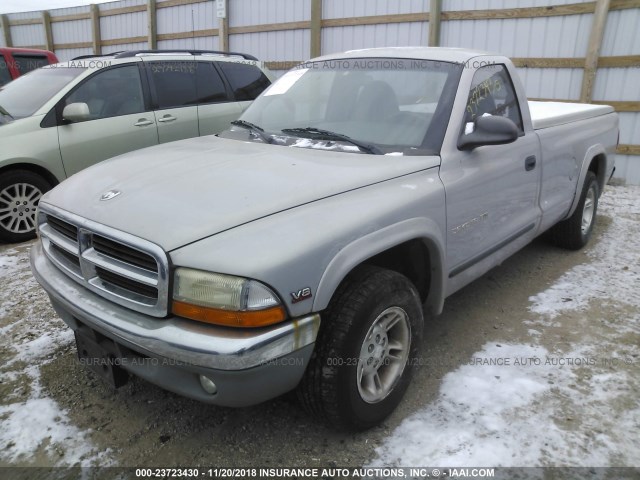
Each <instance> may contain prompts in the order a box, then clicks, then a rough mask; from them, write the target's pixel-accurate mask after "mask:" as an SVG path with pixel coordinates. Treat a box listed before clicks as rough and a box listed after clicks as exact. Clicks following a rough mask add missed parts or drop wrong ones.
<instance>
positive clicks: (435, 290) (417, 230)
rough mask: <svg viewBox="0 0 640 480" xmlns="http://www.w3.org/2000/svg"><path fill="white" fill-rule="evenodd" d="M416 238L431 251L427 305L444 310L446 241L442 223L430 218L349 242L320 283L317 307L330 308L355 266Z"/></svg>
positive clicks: (405, 223) (314, 303) (396, 225)
mask: <svg viewBox="0 0 640 480" xmlns="http://www.w3.org/2000/svg"><path fill="white" fill-rule="evenodd" d="M415 239H419V240H420V241H422V242H423V243H424V245H425V246H426V247H427V249H428V251H429V257H430V258H429V259H430V265H431V272H430V273H431V283H430V290H429V296H428V298H427V302H426V303H427V306H428V308H429V310H430V311H431V312H432V313H435V314H438V313H440V312H441V311H442V305H443V303H444V282H445V276H444V268H443V259H444V245H445V243H444V238H443V235H442V230H441V226H440V225H438V224H437V223H436V222H435V221H433V220H431V219H428V218H412V219H408V220H404V221H402V222H398V223H396V224H393V225H389V226H387V227H385V228H382V229H380V230H377V231H375V232H372V233H370V234H368V235H365V236H363V237H361V238H358V239H357V240H354V241H353V242H351V243H350V244H349V245H346V246H345V247H344V248H343V249H342V250H340V251H339V252H338V254H337V255H336V256H335V257H333V259H332V260H331V261H330V262H329V265H327V268H326V269H325V271H324V274H323V275H322V277H321V279H320V284H319V285H318V291H317V293H316V297H315V301H314V302H313V310H314V311H321V310H324V309H325V308H327V306H328V305H329V302H330V301H331V298H332V297H333V294H334V293H335V291H336V289H337V288H338V286H339V285H340V283H341V282H342V280H344V278H345V277H346V276H347V275H348V274H349V272H351V271H352V270H353V269H354V268H355V267H357V266H358V265H360V264H361V263H363V262H364V261H366V260H367V259H369V258H371V257H372V256H374V255H377V254H379V253H381V252H384V251H385V250H388V249H390V248H393V247H395V246H397V245H400V244H402V243H404V242H407V241H409V240H415ZM425 267H426V266H425Z"/></svg>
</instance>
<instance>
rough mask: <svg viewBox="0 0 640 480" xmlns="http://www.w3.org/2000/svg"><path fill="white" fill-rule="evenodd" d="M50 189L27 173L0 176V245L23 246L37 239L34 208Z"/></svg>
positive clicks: (42, 181) (23, 171)
mask: <svg viewBox="0 0 640 480" xmlns="http://www.w3.org/2000/svg"><path fill="white" fill-rule="evenodd" d="M50 189H51V185H50V184H49V182H47V181H46V180H45V179H44V178H42V177H41V176H40V175H38V174H36V173H33V172H30V171H28V170H15V171H11V172H7V173H5V174H3V175H2V176H0V241H3V242H10V243H14V242H24V241H25V240H29V239H31V238H34V237H35V236H36V208H37V206H38V202H39V201H40V198H41V197H42V195H43V194H44V193H45V192H47V191H48V190H50Z"/></svg>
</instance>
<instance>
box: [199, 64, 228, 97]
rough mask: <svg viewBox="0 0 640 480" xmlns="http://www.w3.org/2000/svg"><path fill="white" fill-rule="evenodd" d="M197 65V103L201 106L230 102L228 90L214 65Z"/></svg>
mask: <svg viewBox="0 0 640 480" xmlns="http://www.w3.org/2000/svg"><path fill="white" fill-rule="evenodd" d="M197 65H198V70H197V74H196V76H197V82H196V83H197V84H196V88H197V92H198V99H197V102H198V103H200V104H202V103H220V102H228V101H229V96H228V95H227V89H226V88H225V86H224V82H223V81H222V78H221V77H220V74H219V73H218V70H216V68H215V67H214V66H213V63H211V62H207V63H205V62H198V63H197Z"/></svg>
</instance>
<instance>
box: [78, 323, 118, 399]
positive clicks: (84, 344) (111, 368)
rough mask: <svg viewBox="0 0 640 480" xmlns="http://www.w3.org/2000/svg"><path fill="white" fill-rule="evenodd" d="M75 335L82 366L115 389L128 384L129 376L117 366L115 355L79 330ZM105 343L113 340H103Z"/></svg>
mask: <svg viewBox="0 0 640 480" xmlns="http://www.w3.org/2000/svg"><path fill="white" fill-rule="evenodd" d="M74 334H75V337H76V347H77V348H78V361H79V362H80V364H81V365H83V366H85V367H88V368H89V369H90V370H91V371H93V372H94V373H95V374H96V375H98V376H99V377H100V378H102V379H103V380H104V381H105V382H106V383H108V384H109V385H111V386H112V387H113V388H119V387H121V386H123V385H124V384H126V383H127V381H128V379H129V374H128V373H127V371H126V370H124V369H123V368H121V367H119V366H118V365H117V361H116V360H117V359H116V357H115V356H114V355H112V354H111V353H109V351H108V350H107V349H106V348H104V346H103V345H101V344H100V343H97V342H95V341H94V340H93V339H91V338H90V337H89V336H87V335H83V334H82V333H80V332H78V331H77V330H76V331H74ZM103 342H111V340H103Z"/></svg>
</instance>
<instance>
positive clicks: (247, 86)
mask: <svg viewBox="0 0 640 480" xmlns="http://www.w3.org/2000/svg"><path fill="white" fill-rule="evenodd" d="M218 65H219V66H220V68H222V72H223V73H224V75H225V76H226V77H227V80H229V83H230V84H231V89H232V90H233V94H234V95H235V97H236V100H237V101H238V102H243V101H246V100H255V98H256V97H257V96H258V95H260V94H261V93H262V91H263V90H264V89H266V88H267V87H268V86H269V85H271V82H270V81H269V79H268V78H267V76H266V75H265V74H264V73H262V70H260V69H259V68H258V67H256V66H254V65H247V64H244V63H232V62H219V63H218Z"/></svg>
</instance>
